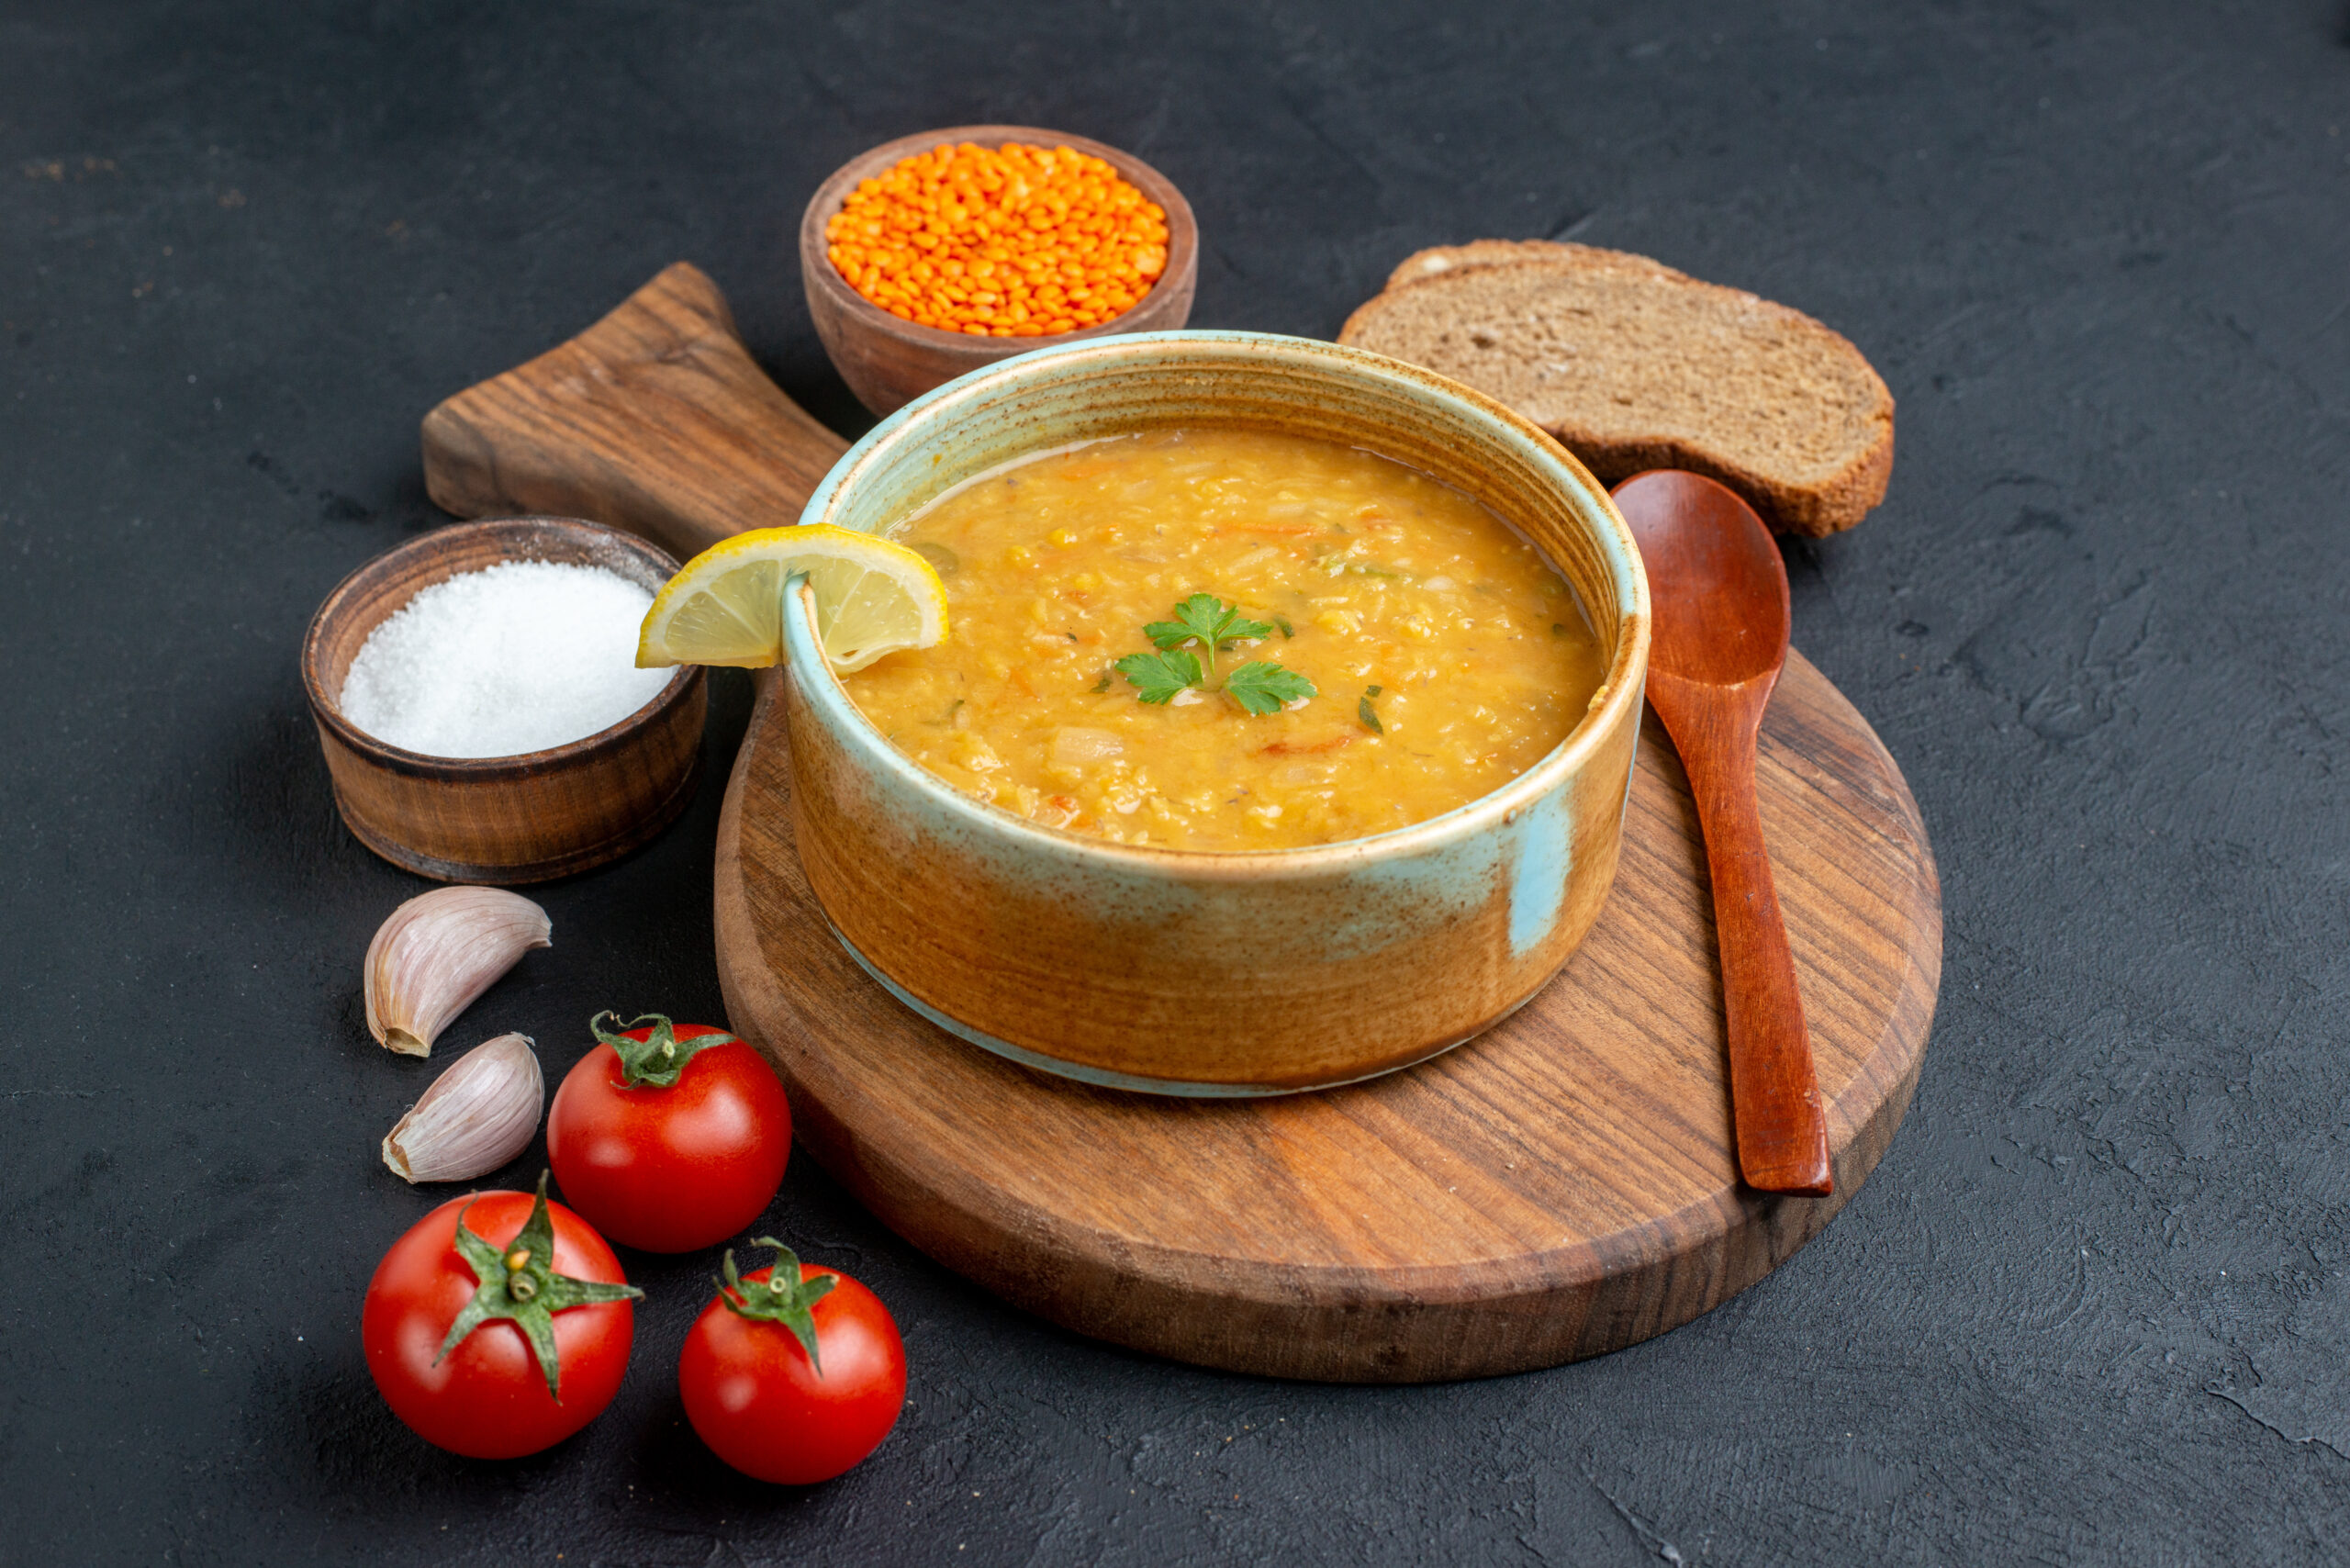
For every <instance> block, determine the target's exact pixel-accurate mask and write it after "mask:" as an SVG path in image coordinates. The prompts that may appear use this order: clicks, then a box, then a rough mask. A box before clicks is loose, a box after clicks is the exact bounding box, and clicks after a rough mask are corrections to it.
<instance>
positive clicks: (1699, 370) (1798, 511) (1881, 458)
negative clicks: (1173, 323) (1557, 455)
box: [1338, 240, 1893, 536]
mask: <svg viewBox="0 0 2350 1568" xmlns="http://www.w3.org/2000/svg"><path fill="white" fill-rule="evenodd" d="M1338 341H1339V342H1342V343H1349V344H1352V345H1354V346H1355V347H1357V348H1364V349H1370V350H1371V351H1372V352H1374V353H1383V354H1388V355H1392V356H1393V357H1394V358H1396V359H1400V360H1405V361H1408V362H1410V363H1411V364H1418V365H1424V366H1426V367H1427V368H1428V369H1430V370H1433V371H1436V372H1437V373H1438V374H1439V375H1449V376H1451V377H1452V378H1453V379H1454V380H1456V381H1463V382H1466V383H1468V384H1469V385H1470V386H1474V387H1476V388H1477V389H1478V390H1479V391H1481V392H1483V393H1485V394H1487V395H1488V396H1490V397H1493V398H1498V399H1500V400H1501V401H1502V402H1504V403H1506V404H1508V405H1509V406H1510V407H1511V408H1514V409H1516V410H1517V411H1518V412H1519V413H1522V414H1524V415H1525V416H1526V417H1527V419H1529V420H1533V421H1534V422H1535V423H1536V424H1538V425H1540V426H1541V427H1542V428H1543V429H1544V430H1546V431H1550V433H1551V434H1552V435H1554V436H1556V437H1557V438H1558V439H1559V441H1560V442H1561V443H1562V444H1563V445H1564V446H1565V447H1566V448H1567V449H1568V450H1569V451H1571V452H1572V453H1573V454H1575V455H1576V456H1577V457H1579V458H1581V459H1583V464H1584V465H1585V466H1587V467H1589V468H1590V469H1591V471H1592V472H1593V473H1594V474H1595V475H1596V476H1598V477H1599V478H1600V479H1601V480H1602V481H1603V482H1604V483H1606V484H1611V485H1612V484H1614V483H1616V482H1617V480H1619V479H1624V478H1628V477H1629V476H1631V475H1634V474H1637V473H1639V472H1640V471H1641V470H1642V469H1645V468H1687V469H1691V470H1693V471H1695V472H1696V473H1699V474H1705V475H1707V476H1711V477H1713V478H1717V479H1719V480H1720V481H1722V483H1724V484H1726V485H1729V487H1732V488H1733V489H1735V490H1737V491H1738V492H1739V493H1740V495H1742V496H1744V497H1745V498H1747V500H1748V502H1749V503H1751V505H1752V506H1753V508H1754V510H1756V511H1758V512H1760V513H1761V514H1762V519H1763V521H1766V522H1768V523H1769V524H1770V525H1771V526H1772V527H1774V528H1775V529H1778V530H1779V531H1780V532H1785V533H1801V534H1809V535H1813V536H1818V535H1820V534H1827V533H1834V532H1837V531H1838V530H1840V529H1846V528H1850V527H1852V524H1854V523H1856V522H1858V521H1861V519H1862V518H1863V517H1864V516H1866V515H1867V514H1868V511H1869V509H1870V508H1872V507H1874V506H1875V505H1876V504H1877V503H1878V502H1879V501H1881V500H1883V499H1884V498H1885V487H1886V480H1887V479H1888V478H1890V477H1891V476H1892V474H1893V394H1892V393H1890V392H1888V391H1887V390H1886V386H1885V383H1884V381H1883V380H1882V379H1880V378H1879V377H1878V375H1877V374H1876V372H1875V371H1874V369H1872V368H1870V365H1869V362H1868V361H1867V360H1866V359H1865V358H1863V357H1862V354H1861V351H1860V350H1858V349H1856V348H1854V347H1853V346H1852V344H1851V343H1850V342H1847V341H1846V340H1845V339H1844V338H1843V337H1842V336H1841V335H1840V334H1839V333H1837V332H1834V331H1831V330H1829V329H1828V328H1826V327H1823V326H1821V325H1820V324H1819V323H1818V321H1815V320H1813V319H1811V318H1810V317H1808V316H1807V315H1805V314H1804V313H1803V312H1802V311H1800V310H1792V309H1789V308H1787V307H1786V306H1784V305H1774V304H1773V303H1771V301H1769V300H1767V299H1762V298H1758V297H1755V296H1754V295H1751V294H1748V293H1745V292H1744V291H1742V290H1740V289H1735V288H1723V287H1721V286H1718V285H1716V284H1710V283H1701V282H1699V281H1698V280H1697V279H1695V278H1693V277H1690V276H1689V275H1687V274H1684V273H1678V272H1675V271H1673V269H1672V268H1671V267H1668V266H1665V265H1664V264H1663V263H1659V262H1652V261H1651V260H1649V259H1648V258H1647V257H1646V256H1635V255H1630V254H1628V253H1627V252H1622V251H1602V250H1597V249H1595V248H1594V247H1592V246H1589V245H1567V244H1558V243H1554V242H1552V241H1547V240H1480V241H1475V242H1474V243H1472V244H1468V245H1449V246H1442V247H1439V248H1438V249H1435V250H1428V251H1421V252H1416V254H1413V255H1411V256H1407V257H1405V258H1404V262H1403V263H1402V264H1401V265H1399V266H1398V267H1396V269H1395V270H1394V272H1393V274H1390V275H1389V277H1388V280H1387V287H1386V290H1385V291H1384V292H1383V293H1382V294H1380V295H1379V296H1378V297H1376V298H1373V299H1372V300H1371V301H1370V302H1369V303H1367V304H1366V305H1364V306H1363V307H1362V308H1360V309H1359V310H1357V311H1356V312H1355V313H1354V314H1353V315H1352V316H1349V317H1348V318H1347V324H1346V327H1345V328H1344V330H1341V331H1340V332H1339V334H1338Z"/></svg>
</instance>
